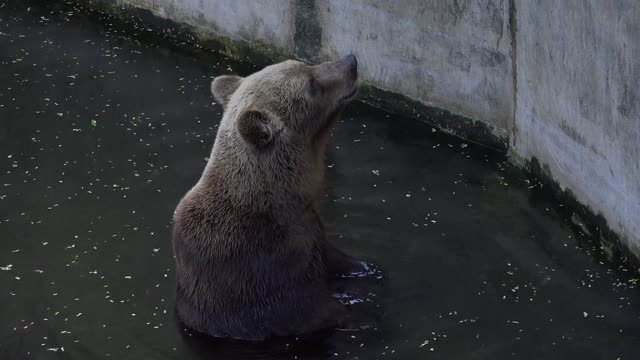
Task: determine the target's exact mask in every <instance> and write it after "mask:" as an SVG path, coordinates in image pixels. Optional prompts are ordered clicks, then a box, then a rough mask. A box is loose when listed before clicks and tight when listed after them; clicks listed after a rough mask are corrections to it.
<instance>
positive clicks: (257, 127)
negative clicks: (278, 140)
mask: <svg viewBox="0 0 640 360" xmlns="http://www.w3.org/2000/svg"><path fill="white" fill-rule="evenodd" d="M237 124H238V132H239V133H240V135H241V136H242V138H243V139H244V141H246V142H247V143H249V144H251V145H252V146H254V147H255V148H256V149H263V148H265V147H267V146H268V145H269V144H270V143H271V142H272V141H273V139H274V136H275V135H276V129H275V125H276V124H275V119H273V118H272V116H271V115H269V114H267V113H265V112H262V111H257V110H246V111H244V112H242V114H240V116H239V117H238V123H237Z"/></svg>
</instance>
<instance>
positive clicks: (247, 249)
mask: <svg viewBox="0 0 640 360" xmlns="http://www.w3.org/2000/svg"><path fill="white" fill-rule="evenodd" d="M356 81H357V71H356V64H355V58H354V57H353V56H350V57H347V58H345V59H343V60H340V61H335V62H330V63H324V64H320V65H316V66H310V65H306V64H303V63H300V62H296V61H287V62H284V63H280V64H276V65H272V66H269V67H267V68H265V69H263V70H262V71H260V72H257V73H255V74H253V75H250V76H248V77H246V78H241V77H238V76H233V75H226V76H221V77H218V78H216V79H214V81H213V84H212V92H213V94H214V97H215V98H216V99H217V101H218V102H220V103H221V104H222V105H223V107H224V109H225V112H224V116H223V120H222V122H221V124H220V127H219V130H218V134H217V137H216V141H215V144H214V147H213V150H212V153H211V156H210V160H209V162H208V163H207V166H206V167H205V170H204V172H203V174H202V176H201V178H200V180H199V181H198V183H197V184H196V185H195V186H194V187H193V188H192V189H191V190H190V191H189V192H188V193H187V194H186V195H185V197H184V198H183V199H182V200H181V201H180V203H179V204H178V207H177V209H176V211H175V214H174V229H173V249H174V255H175V259H176V281H177V285H176V311H177V315H178V318H179V319H180V320H181V321H182V322H183V323H184V324H185V325H187V326H188V327H190V328H193V329H194V330H197V331H200V332H203V333H206V334H209V335H212V336H216V337H224V338H233V339H246V340H263V339H266V338H269V337H273V336H290V335H301V334H305V333H309V332H313V331H316V330H321V329H325V328H331V327H334V326H336V325H338V324H339V323H340V321H341V319H342V318H343V315H344V312H345V309H344V307H343V305H341V304H340V303H339V302H337V301H336V300H335V299H334V298H333V297H332V294H331V291H330V289H329V281H330V280H331V278H332V277H334V276H335V275H337V274H341V273H348V272H357V271H361V270H363V267H365V265H364V264H363V263H361V262H359V261H356V260H355V259H353V258H351V257H350V256H348V255H345V254H344V253H342V252H341V251H340V250H338V249H337V248H336V247H335V246H334V245H333V244H331V243H329V242H328V240H327V239H326V236H325V233H324V228H323V224H322V221H321V219H320V217H319V216H318V198H319V197H320V195H321V191H322V184H323V176H324V172H323V169H324V162H323V156H324V151H325V147H326V142H327V140H328V135H329V130H330V128H331V126H332V125H333V124H334V123H335V121H336V119H337V117H338V114H339V112H340V110H341V109H342V107H343V106H344V105H345V104H346V103H347V102H348V101H349V100H351V98H352V97H353V96H354V95H355V92H356Z"/></svg>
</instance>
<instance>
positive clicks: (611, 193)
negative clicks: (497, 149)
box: [511, 0, 640, 257]
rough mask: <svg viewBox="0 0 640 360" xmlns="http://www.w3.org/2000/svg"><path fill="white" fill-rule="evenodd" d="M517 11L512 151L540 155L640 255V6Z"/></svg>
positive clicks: (541, 6)
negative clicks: (515, 97) (515, 84)
mask: <svg viewBox="0 0 640 360" xmlns="http://www.w3.org/2000/svg"><path fill="white" fill-rule="evenodd" d="M516 7H517V12H516V14H517V16H516V19H517V23H518V32H517V67H518V69H519V70H518V72H517V84H518V85H517V88H518V91H517V107H516V118H515V121H516V122H515V127H516V128H517V132H516V133H515V135H514V137H513V138H512V139H511V145H512V146H511V151H512V152H513V153H514V154H515V155H516V156H517V157H520V158H524V159H530V158H532V157H536V158H537V159H538V160H539V161H540V163H541V164H542V166H544V167H546V169H547V172H548V175H549V176H550V177H552V178H554V179H555V180H556V181H557V182H558V183H559V184H561V186H562V187H563V188H567V189H569V190H570V191H572V192H573V194H574V196H575V197H576V198H577V199H578V200H579V201H580V202H582V203H583V204H587V205H588V206H590V207H591V208H592V209H593V210H594V211H595V212H598V213H600V214H602V215H603V216H604V217H605V218H606V219H607V220H608V223H609V227H610V228H611V229H613V230H614V231H615V232H616V233H617V234H618V235H619V236H620V237H621V240H622V241H623V242H624V243H626V244H627V245H628V246H629V248H631V250H632V251H633V252H634V253H635V254H636V256H639V257H640V181H639V179H640V90H638V89H640V62H639V61H638V60H637V59H638V58H639V57H640V3H638V2H637V1H634V0H627V1H617V2H602V1H569V2H567V3H566V4H564V5H563V6H555V3H553V2H550V1H538V2H532V1H517V4H516Z"/></svg>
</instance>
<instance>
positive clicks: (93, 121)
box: [91, 119, 98, 127]
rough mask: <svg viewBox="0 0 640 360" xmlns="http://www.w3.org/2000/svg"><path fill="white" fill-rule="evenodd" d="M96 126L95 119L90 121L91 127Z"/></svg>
mask: <svg viewBox="0 0 640 360" xmlns="http://www.w3.org/2000/svg"><path fill="white" fill-rule="evenodd" d="M97 125H98V122H97V121H96V119H91V126H93V127H96V126H97Z"/></svg>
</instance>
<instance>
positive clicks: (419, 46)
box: [103, 0, 640, 256]
mask: <svg viewBox="0 0 640 360" xmlns="http://www.w3.org/2000/svg"><path fill="white" fill-rule="evenodd" d="M103 1H107V0H103ZM118 2H120V3H126V4H129V5H133V6H137V7H140V8H144V9H149V10H151V11H152V12H154V13H155V14H156V15H159V16H161V17H165V18H168V19H171V20H174V21H176V22H179V23H183V24H187V25H190V26H191V27H193V28H195V29H196V32H197V33H200V34H203V35H204V36H205V37H206V36H213V37H220V36H221V37H225V38H230V39H233V40H238V41H241V42H246V43H249V44H252V45H255V46H264V45H265V44H266V45H267V46H269V47H272V48H274V49H276V50H277V52H278V53H280V54H283V55H284V56H296V57H299V58H302V59H307V60H311V61H319V60H325V59H331V58H336V57H338V56H341V55H344V54H347V53H354V54H356V55H357V56H358V60H359V62H360V64H361V67H360V69H361V76H362V78H363V79H364V80H365V81H366V82H368V83H369V84H372V85H374V86H376V87H378V88H381V89H385V90H389V91H392V92H395V93H399V94H402V95H404V96H406V97H408V98H411V99H413V100H416V101H417V102H419V103H421V104H424V105H428V106H433V107H436V108H441V109H446V110H448V111H451V112H452V113H454V114H457V115H462V116H465V117H467V118H470V119H473V120H477V121H479V122H481V123H482V124H484V125H485V126H486V127H487V128H488V129H489V130H490V133H492V134H493V135H494V136H496V137H498V138H500V139H503V140H504V142H507V141H508V143H509V146H510V149H509V151H510V154H511V157H512V159H514V161H520V162H523V161H527V160H531V159H533V158H535V159H537V160H538V161H539V162H540V164H541V165H542V166H543V167H544V168H545V169H546V171H547V174H548V175H549V176H550V177H551V178H552V179H553V180H555V181H557V182H558V183H559V184H560V185H561V186H562V187H564V188H566V189H568V190H570V191H571V192H572V193H573V194H574V196H575V197H576V198H577V200H578V201H580V202H581V203H583V204H585V205H586V206H588V207H589V208H590V209H592V210H593V212H594V213H600V214H602V215H603V216H604V218H605V219H606V220H607V222H608V225H609V226H610V227H611V228H612V229H613V230H614V231H615V232H616V233H617V234H618V235H619V236H620V238H621V239H622V240H623V242H625V243H626V244H627V245H628V246H629V247H630V248H631V249H633V250H634V252H635V253H636V254H638V255H639V256H640V113H639V111H640V61H639V60H638V59H640V2H638V1H637V0H616V1H601V0H568V1H562V2H557V1H551V0H537V1H530V0H473V1H471V0H451V1H440V0H402V1H386V0H216V1H214V0H118ZM445 126H446V124H445ZM473 140H478V141H480V142H482V139H473Z"/></svg>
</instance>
